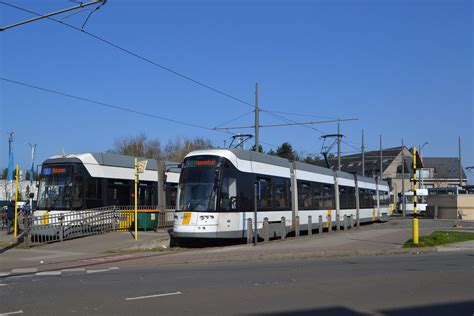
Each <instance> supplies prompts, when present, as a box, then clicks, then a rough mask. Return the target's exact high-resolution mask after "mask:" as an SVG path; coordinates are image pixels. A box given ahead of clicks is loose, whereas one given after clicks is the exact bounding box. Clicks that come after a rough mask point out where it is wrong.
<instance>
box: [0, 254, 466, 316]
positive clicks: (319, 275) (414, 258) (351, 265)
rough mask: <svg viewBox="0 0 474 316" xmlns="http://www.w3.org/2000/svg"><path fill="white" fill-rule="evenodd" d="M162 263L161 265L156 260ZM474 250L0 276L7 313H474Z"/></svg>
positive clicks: (2, 309)
mask: <svg viewBox="0 0 474 316" xmlns="http://www.w3.org/2000/svg"><path fill="white" fill-rule="evenodd" d="M156 260H158V259H156ZM473 264H474V253H472V252H470V253H466V252H456V253H444V254H430V255H398V256H383V257H382V256H381V257H346V258H331V259H318V260H301V261H297V260H293V261H283V262H282V261H280V262H274V263H271V262H270V263H269V262H261V263H258V262H257V263H221V264H207V265H195V264H180V265H175V266H153V261H150V260H147V261H146V262H140V261H137V262H136V263H135V264H133V262H127V263H126V264H123V265H121V264H117V265H118V266H117V268H118V269H117V268H113V269H109V270H106V271H103V272H100V271H98V273H84V272H70V273H62V274H61V275H56V276H37V275H25V276H22V277H7V278H0V314H1V313H4V314H7V313H16V314H18V315H68V314H72V315H140V314H143V315H315V314H322V315H328V314H329V315H367V314H371V315H402V314H403V315H472V314H473V313H474V297H473V291H474V290H473V284H474V282H473V281H474V280H473Z"/></svg>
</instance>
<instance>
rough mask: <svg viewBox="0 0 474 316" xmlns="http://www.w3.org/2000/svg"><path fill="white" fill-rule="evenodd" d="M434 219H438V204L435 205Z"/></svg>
mask: <svg viewBox="0 0 474 316" xmlns="http://www.w3.org/2000/svg"><path fill="white" fill-rule="evenodd" d="M433 218H434V219H438V205H435V207H434V216H433Z"/></svg>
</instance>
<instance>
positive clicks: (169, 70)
mask: <svg viewBox="0 0 474 316" xmlns="http://www.w3.org/2000/svg"><path fill="white" fill-rule="evenodd" d="M0 3H2V4H4V5H7V6H9V7H12V8H15V9H17V10H21V11H24V12H28V13H30V14H34V15H37V16H42V14H39V13H37V12H34V11H31V10H28V9H25V8H21V7H19V6H16V5H13V4H10V3H7V2H3V1H2V2H0ZM47 19H49V20H51V21H54V22H57V23H59V24H62V25H64V26H67V27H69V28H71V29H73V30H76V31H78V32H81V33H83V34H86V35H88V36H90V37H93V38H95V39H96V40H99V41H101V42H103V43H105V44H107V45H109V46H112V47H114V48H116V49H119V50H121V51H122V52H124V53H127V54H129V55H131V56H133V57H136V58H138V59H140V60H142V61H145V62H147V63H149V64H151V65H153V66H156V67H158V68H161V69H163V70H165V71H168V72H170V73H172V74H174V75H176V76H179V77H181V78H183V79H186V80H188V81H190V82H193V83H195V84H197V85H199V86H201V87H204V88H206V89H209V90H211V91H213V92H216V93H218V94H221V95H223V96H226V97H228V98H230V99H233V100H235V101H237V102H240V103H243V104H246V105H249V106H251V107H253V106H254V105H253V104H251V103H249V102H246V101H244V100H242V99H240V98H237V97H234V96H233V95H231V94H228V93H226V92H224V91H222V90H219V89H217V88H214V87H211V86H210V85H208V84H206V83H203V82H201V81H198V80H196V79H193V78H191V77H189V76H187V75H185V74H182V73H180V72H178V71H175V70H173V69H171V68H169V67H166V66H163V65H161V64H159V63H157V62H155V61H153V60H151V59H148V58H146V57H143V56H141V55H139V54H137V53H135V52H132V51H131V50H129V49H126V48H123V47H121V46H119V45H117V44H114V43H112V42H110V41H108V40H106V39H105V38H103V37H101V36H98V35H95V34H93V33H91V32H88V31H86V30H83V29H81V28H78V27H76V26H74V25H71V24H69V23H66V22H64V21H61V20H57V19H54V18H51V17H47Z"/></svg>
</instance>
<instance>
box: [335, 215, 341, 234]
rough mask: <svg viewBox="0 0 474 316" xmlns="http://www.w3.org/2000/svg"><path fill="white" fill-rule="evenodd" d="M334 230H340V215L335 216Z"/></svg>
mask: <svg viewBox="0 0 474 316" xmlns="http://www.w3.org/2000/svg"><path fill="white" fill-rule="evenodd" d="M336 230H337V231H340V230H341V215H339V214H337V215H336Z"/></svg>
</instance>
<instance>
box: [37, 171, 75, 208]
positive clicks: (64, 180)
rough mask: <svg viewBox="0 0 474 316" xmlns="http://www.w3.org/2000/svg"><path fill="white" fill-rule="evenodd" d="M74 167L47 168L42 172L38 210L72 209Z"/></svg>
mask: <svg viewBox="0 0 474 316" xmlns="http://www.w3.org/2000/svg"><path fill="white" fill-rule="evenodd" d="M72 175H73V166H47V167H43V169H42V171H41V178H40V186H39V190H38V209H40V210H51V209H60V210H67V209H70V208H72V193H73V192H72Z"/></svg>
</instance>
